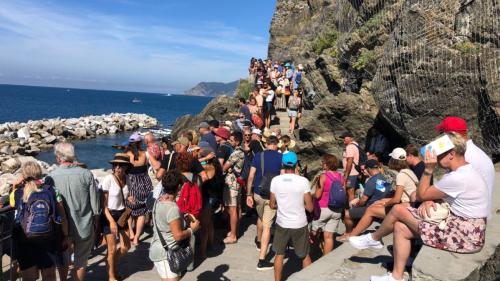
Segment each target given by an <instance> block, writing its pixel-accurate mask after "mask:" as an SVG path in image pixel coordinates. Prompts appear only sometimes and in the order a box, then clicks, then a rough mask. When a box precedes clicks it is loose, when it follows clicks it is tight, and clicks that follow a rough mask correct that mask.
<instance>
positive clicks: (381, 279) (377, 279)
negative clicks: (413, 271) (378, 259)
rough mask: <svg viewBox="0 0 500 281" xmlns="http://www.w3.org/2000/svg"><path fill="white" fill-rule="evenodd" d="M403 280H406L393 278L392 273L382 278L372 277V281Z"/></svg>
mask: <svg viewBox="0 0 500 281" xmlns="http://www.w3.org/2000/svg"><path fill="white" fill-rule="evenodd" d="M403 280H404V279H402V280H398V279H394V277H392V273H390V272H387V274H386V275H382V276H375V275H372V276H371V277H370V281H403Z"/></svg>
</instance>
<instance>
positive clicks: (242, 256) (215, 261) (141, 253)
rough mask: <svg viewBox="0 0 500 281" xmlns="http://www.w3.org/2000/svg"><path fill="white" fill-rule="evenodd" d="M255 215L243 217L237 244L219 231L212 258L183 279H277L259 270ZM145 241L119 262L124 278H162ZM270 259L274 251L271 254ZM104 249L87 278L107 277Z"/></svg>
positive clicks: (292, 263) (296, 264)
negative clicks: (226, 238) (224, 240)
mask: <svg viewBox="0 0 500 281" xmlns="http://www.w3.org/2000/svg"><path fill="white" fill-rule="evenodd" d="M255 220H256V218H255V217H249V218H247V217H244V218H243V220H242V225H241V229H242V233H241V234H242V236H241V237H240V239H239V241H238V243H236V244H232V245H224V244H223V243H222V242H221V241H222V236H223V234H224V233H226V231H225V230H224V229H217V230H216V237H217V239H216V241H218V242H216V245H215V247H214V249H213V250H212V251H210V252H209V257H208V258H207V259H206V260H204V261H201V262H200V261H198V262H197V265H196V268H195V270H194V271H193V272H188V273H187V274H186V275H185V276H184V277H183V278H182V280H198V281H212V280H238V281H240V280H241V281H247V280H248V281H250V280H274V273H273V270H268V271H257V270H256V266H257V261H258V254H259V252H258V251H257V249H256V246H255V244H254V237H255V234H256V227H255ZM145 238H146V239H145V240H144V241H143V243H142V244H140V245H139V247H136V248H133V249H131V250H130V252H129V253H128V254H127V255H126V256H125V257H124V259H123V260H122V262H121V263H120V273H121V274H122V277H124V280H131V281H139V280H159V276H158V274H157V272H156V270H155V268H154V267H153V263H152V262H151V261H150V260H149V258H148V250H149V243H150V240H151V234H150V233H149V234H147V236H145ZM289 256H292V258H290V259H289V262H287V261H285V263H286V264H285V276H286V277H288V276H290V275H291V274H293V273H294V272H297V271H299V270H300V269H301V261H300V260H298V259H297V258H295V256H294V255H293V254H290V255H289ZM269 257H271V260H272V258H273V254H272V253H270V254H269ZM104 259H105V252H104V251H101V252H100V253H97V254H96V255H95V256H94V257H92V259H91V260H90V262H89V263H90V264H91V266H90V267H89V271H88V279H87V280H106V278H107V274H106V267H105V263H104Z"/></svg>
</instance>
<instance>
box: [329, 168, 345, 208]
mask: <svg viewBox="0 0 500 281" xmlns="http://www.w3.org/2000/svg"><path fill="white" fill-rule="evenodd" d="M325 175H326V176H327V177H328V178H329V179H330V180H331V184H330V192H329V193H328V208H329V209H330V210H338V209H343V208H344V207H345V203H346V201H347V200H346V198H347V194H346V191H345V188H344V187H343V185H342V177H341V178H340V179H339V178H338V177H337V178H333V177H331V176H329V175H328V173H325Z"/></svg>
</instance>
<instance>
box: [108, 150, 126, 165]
mask: <svg viewBox="0 0 500 281" xmlns="http://www.w3.org/2000/svg"><path fill="white" fill-rule="evenodd" d="M109 163H111V164H113V165H115V164H124V165H130V157H129V156H128V155H127V154H126V153H121V152H119V153H116V154H115V156H114V158H113V160H111V161H109Z"/></svg>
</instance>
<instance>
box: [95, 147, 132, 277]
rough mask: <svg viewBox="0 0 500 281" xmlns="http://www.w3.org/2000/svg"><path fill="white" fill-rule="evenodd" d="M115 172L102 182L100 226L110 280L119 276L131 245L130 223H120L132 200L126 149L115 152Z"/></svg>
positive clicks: (113, 162)
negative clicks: (122, 262)
mask: <svg viewBox="0 0 500 281" xmlns="http://www.w3.org/2000/svg"><path fill="white" fill-rule="evenodd" d="M109 162H110V163H111V164H112V165H113V170H112V171H113V172H112V174H110V175H107V176H106V177H105V178H104V179H103V180H102V182H101V186H100V188H101V190H102V191H103V195H104V196H103V197H104V205H103V213H102V215H101V226H102V232H103V234H104V238H105V239H106V245H107V248H108V251H107V254H106V261H107V262H106V267H107V269H108V280H109V281H115V280H118V279H119V277H118V274H117V269H118V263H119V261H120V259H121V258H122V257H123V256H124V255H125V254H126V253H127V252H128V250H129V249H130V238H129V236H128V233H127V225H126V224H125V225H121V226H120V225H119V221H120V220H124V219H127V218H125V217H123V216H127V212H128V211H127V209H126V207H125V203H126V202H127V201H128V202H130V201H132V198H130V197H129V193H130V192H129V188H128V186H127V174H126V172H127V170H128V169H129V168H130V165H131V164H130V160H129V156H128V155H127V154H125V153H116V154H115V157H114V159H113V160H111V161H109ZM117 238H118V240H119V245H120V249H119V250H118V249H117V246H118V245H117V243H116V239H117Z"/></svg>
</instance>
